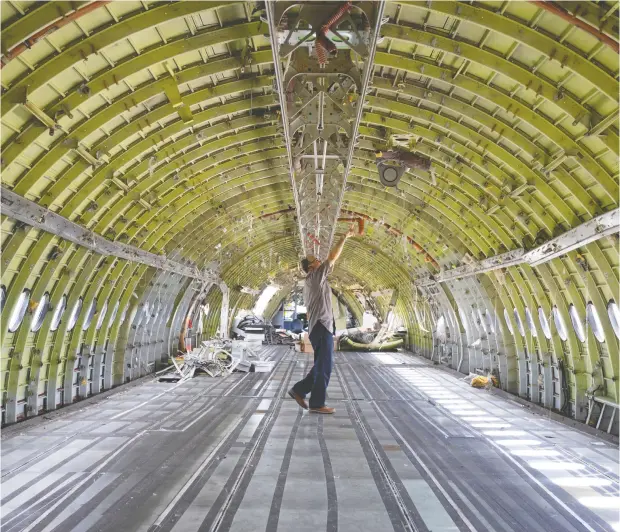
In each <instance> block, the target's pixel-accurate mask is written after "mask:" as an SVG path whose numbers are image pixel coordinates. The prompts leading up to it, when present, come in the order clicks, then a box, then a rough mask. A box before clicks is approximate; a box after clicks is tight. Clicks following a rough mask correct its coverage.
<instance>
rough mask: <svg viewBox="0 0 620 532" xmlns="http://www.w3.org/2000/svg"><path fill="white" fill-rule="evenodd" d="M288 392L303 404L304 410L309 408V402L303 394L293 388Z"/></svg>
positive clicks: (299, 403)
mask: <svg viewBox="0 0 620 532" xmlns="http://www.w3.org/2000/svg"><path fill="white" fill-rule="evenodd" d="M288 394H289V395H290V396H291V397H292V398H293V399H295V401H297V404H298V405H299V406H301V407H302V408H303V409H304V410H308V403H306V400H305V399H304V398H303V397H302V396H301V395H299V394H298V393H296V392H295V390H293V388H291V389H290V390H289V391H288Z"/></svg>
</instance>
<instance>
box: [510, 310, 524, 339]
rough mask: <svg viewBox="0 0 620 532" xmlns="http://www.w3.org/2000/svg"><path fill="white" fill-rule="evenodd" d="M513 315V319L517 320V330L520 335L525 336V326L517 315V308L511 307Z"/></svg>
mask: <svg viewBox="0 0 620 532" xmlns="http://www.w3.org/2000/svg"><path fill="white" fill-rule="evenodd" d="M513 312H514V315H515V321H516V322H517V329H518V330H519V334H520V335H521V336H525V327H523V322H522V321H521V316H519V313H518V312H517V309H516V308H515V309H513Z"/></svg>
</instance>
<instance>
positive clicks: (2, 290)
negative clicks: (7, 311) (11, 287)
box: [0, 285, 6, 312]
mask: <svg viewBox="0 0 620 532" xmlns="http://www.w3.org/2000/svg"><path fill="white" fill-rule="evenodd" d="M5 303H6V287H5V286H4V285H2V286H0V312H2V311H3V310H4V304H5Z"/></svg>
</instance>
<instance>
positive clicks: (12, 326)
mask: <svg viewBox="0 0 620 532" xmlns="http://www.w3.org/2000/svg"><path fill="white" fill-rule="evenodd" d="M29 301H30V290H28V289H27V288H26V289H25V290H24V291H23V292H22V293H21V294H19V299H18V300H17V304H16V305H15V308H14V309H13V312H11V317H10V318H9V332H15V331H16V330H17V329H18V328H19V326H20V325H21V323H22V320H23V319H24V316H25V315H26V311H27V310H28V302H29Z"/></svg>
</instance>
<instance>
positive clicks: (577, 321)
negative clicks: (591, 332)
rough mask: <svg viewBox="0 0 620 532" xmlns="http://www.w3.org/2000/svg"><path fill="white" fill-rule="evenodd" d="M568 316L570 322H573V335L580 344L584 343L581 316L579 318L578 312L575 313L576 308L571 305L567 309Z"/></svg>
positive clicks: (584, 334) (584, 333)
mask: <svg viewBox="0 0 620 532" xmlns="http://www.w3.org/2000/svg"><path fill="white" fill-rule="evenodd" d="M568 314H569V316H570V321H572V322H573V329H575V334H576V335H577V338H579V341H580V342H585V341H586V330H585V329H584V327H583V322H582V321H581V316H579V312H577V307H575V305H573V304H572V303H571V304H570V306H569V307H568Z"/></svg>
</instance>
